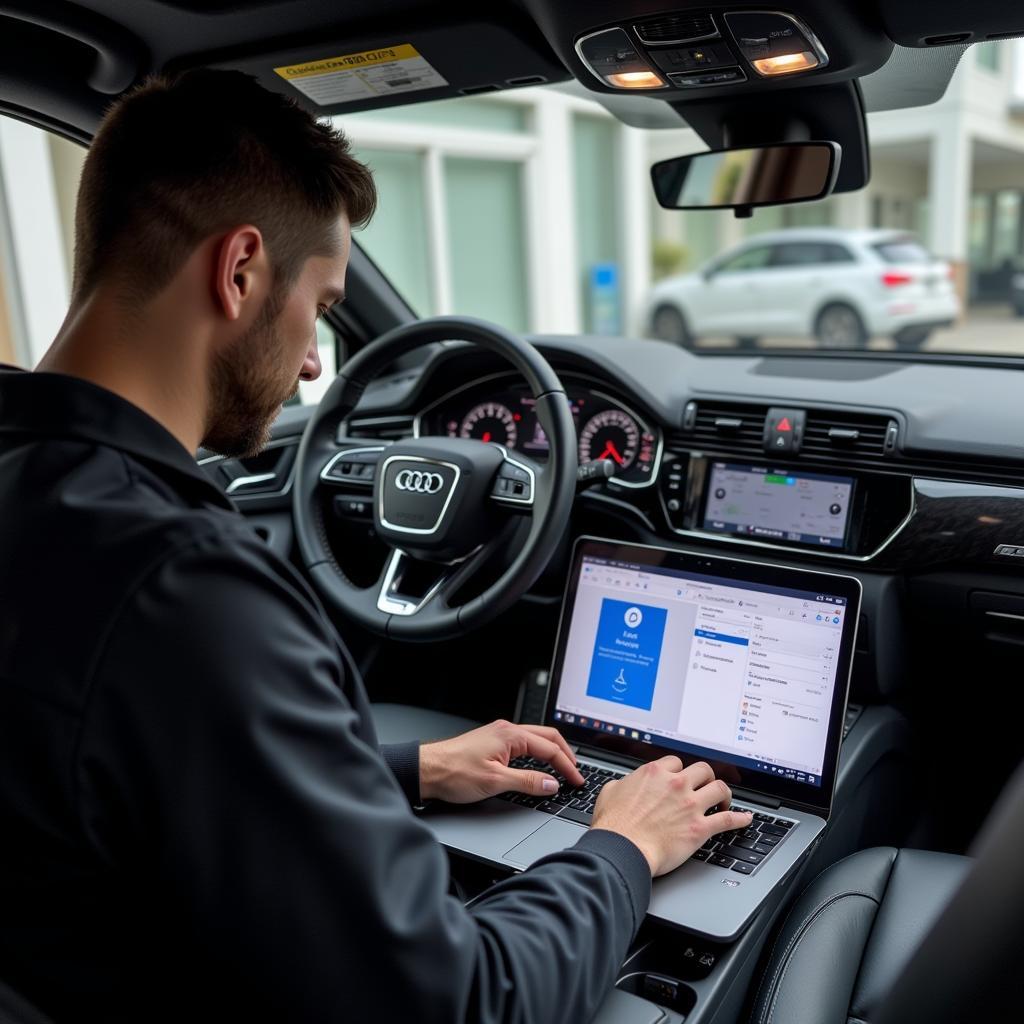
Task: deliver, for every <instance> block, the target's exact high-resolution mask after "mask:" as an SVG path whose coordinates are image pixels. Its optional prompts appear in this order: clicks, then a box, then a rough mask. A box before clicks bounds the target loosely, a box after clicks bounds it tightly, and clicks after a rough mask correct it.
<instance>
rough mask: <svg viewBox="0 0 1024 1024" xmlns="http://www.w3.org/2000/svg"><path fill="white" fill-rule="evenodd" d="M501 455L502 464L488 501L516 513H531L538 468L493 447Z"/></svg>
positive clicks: (523, 458)
mask: <svg viewBox="0 0 1024 1024" xmlns="http://www.w3.org/2000/svg"><path fill="white" fill-rule="evenodd" d="M495 447H496V448H499V449H500V450H501V453H502V462H501V465H500V466H499V467H498V472H497V475H496V476H495V477H494V483H493V484H492V486H491V492H490V499H491V501H492V502H493V503H494V504H495V505H501V506H502V507H504V508H510V509H513V510H514V511H517V512H532V511H533V506H534V504H535V503H536V500H537V480H538V478H539V477H540V475H541V472H542V471H541V468H540V466H539V465H538V464H537V463H536V462H534V461H533V460H532V459H529V458H527V457H526V456H525V455H520V454H519V453H518V452H515V453H513V454H510V453H509V451H508V449H506V448H504V447H502V446H501V445H495Z"/></svg>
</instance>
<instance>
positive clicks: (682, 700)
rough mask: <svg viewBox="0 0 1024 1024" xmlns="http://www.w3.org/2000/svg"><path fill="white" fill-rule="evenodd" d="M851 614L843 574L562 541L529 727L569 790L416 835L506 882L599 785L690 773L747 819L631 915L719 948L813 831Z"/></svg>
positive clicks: (846, 673)
mask: <svg viewBox="0 0 1024 1024" xmlns="http://www.w3.org/2000/svg"><path fill="white" fill-rule="evenodd" d="M860 598H861V586H860V582H859V581H858V580H856V579H855V578H853V577H851V576H841V575H835V574H832V573H823V572H813V571H809V570H805V569H793V568H787V567H780V566H774V565H766V564H764V563H757V562H748V561H743V560H740V559H734V558H726V557H717V556H706V555H696V554H693V553H689V552H685V551H679V550H674V549H667V548H658V547H648V546H645V545H637V544H624V543H620V542H617V541H610V540H602V539H599V538H593V537H583V538H580V540H578V541H577V543H576V545H575V547H574V549H573V556H572V562H571V568H570V572H569V578H568V581H567V585H566V590H565V597H564V600H563V604H562V614H561V619H560V621H559V627H558V636H557V640H556V644H555V654H554V661H553V663H552V668H551V673H550V681H549V686H548V698H547V705H546V708H545V714H544V722H545V724H547V725H552V726H554V727H556V728H557V729H559V730H560V731H561V732H562V734H563V735H564V736H565V737H566V739H567V740H568V741H569V743H570V745H571V746H572V747H573V749H574V751H575V752H576V755H577V759H578V762H579V768H580V771H581V772H582V773H583V774H584V776H585V778H586V780H587V782H586V785H585V786H584V787H582V788H581V789H579V790H570V789H569V788H568V784H563V785H562V787H561V788H560V790H559V792H558V793H557V794H556V795H555V796H554V797H547V798H544V797H534V796H527V795H525V794H514V793H504V794H501V796H498V797H493V798H491V799H489V800H485V801H483V802H481V803H479V804H474V805H469V806H462V807H454V806H450V805H444V804H441V805H436V806H433V807H430V808H427V809H426V810H425V811H424V814H423V820H424V821H425V823H426V824H427V825H429V826H430V828H431V829H432V830H433V832H434V834H435V835H436V836H437V838H438V840H439V841H440V842H441V843H443V844H444V845H445V846H447V847H448V848H450V849H452V850H454V851H458V852H459V853H462V854H465V855H468V856H470V857H473V858H476V859H478V860H482V861H485V862H488V863H492V864H496V865H502V866H505V867H508V868H512V869H515V870H523V869H525V868H527V867H529V865H530V864H532V863H533V862H534V861H536V860H538V859H540V858H541V857H544V856H547V855H548V854H550V853H553V852H555V851H556V850H560V849H564V848H565V847H568V846H571V845H573V844H574V843H575V842H576V841H577V840H578V839H579V837H580V835H581V834H582V833H583V831H584V830H585V829H586V828H587V827H588V825H589V824H590V821H591V819H592V813H593V806H594V802H595V801H596V798H597V795H598V794H599V792H600V788H601V786H602V785H603V784H604V783H605V782H607V781H608V780H609V779H614V778H617V777H621V776H622V775H623V774H625V773H628V772H629V771H631V770H632V769H634V768H636V767H637V766H639V765H641V764H643V763H644V762H647V761H652V760H656V759H657V758H659V757H663V756H664V755H666V754H675V755H677V756H678V757H680V758H681V759H682V761H683V763H684V764H692V763H693V762H695V761H701V760H703V761H707V762H709V763H710V764H711V766H712V767H713V768H714V770H715V774H716V776H717V777H719V778H723V779H725V781H726V782H727V783H728V784H729V786H730V788H731V789H732V793H733V801H732V806H733V807H734V808H737V809H742V810H750V811H753V812H754V820H753V821H752V823H751V825H750V827H749V828H746V829H742V830H739V831H737V832H735V833H728V834H726V835H723V836H718V837H715V838H714V839H713V840H711V841H709V842H708V843H706V844H705V846H704V847H702V848H701V849H700V850H698V851H697V853H696V854H695V855H694V856H693V857H691V858H690V859H689V860H687V861H686V862H685V863H684V864H683V865H681V866H680V867H679V868H677V869H676V870H675V871H673V872H671V873H669V874H667V875H663V876H661V877H659V878H656V879H655V880H654V886H653V891H652V898H651V905H650V909H649V911H648V913H649V915H650V916H651V917H652V918H654V919H656V920H658V921H661V922H664V923H666V924H669V925H673V926H675V927H678V928H682V929H685V930H687V931H689V932H692V933H694V934H696V935H700V936H703V937H705V938H708V939H712V940H717V941H729V940H731V939H733V938H735V937H736V936H737V935H738V934H739V933H740V932H741V931H742V930H743V928H744V927H745V926H746V924H747V922H748V921H749V920H750V918H751V917H752V916H753V915H754V913H755V912H756V911H757V909H758V908H759V907H760V906H761V905H762V903H763V902H764V901H765V899H766V898H767V897H768V896H769V894H771V893H772V891H773V890H774V889H775V888H776V886H778V885H780V883H782V882H784V881H785V880H787V879H788V878H790V877H791V876H792V875H793V874H794V872H795V870H796V868H797V867H798V865H799V864H800V862H801V861H802V859H803V858H804V857H806V856H807V855H809V853H810V852H811V851H812V850H813V848H814V847H815V845H816V843H817V840H818V837H819V836H820V834H821V832H822V830H823V829H824V828H825V824H826V822H827V821H828V817H829V813H830V811H831V805H832V796H833V791H834V789H835V780H836V767H837V763H838V760H839V745H840V741H841V739H842V733H843V721H844V717H845V713H846V698H847V691H848V688H849V680H850V669H851V663H852V660H853V649H854V642H855V638H856V632H857V620H858V618H859V612H860ZM519 763H520V764H521V765H522V766H523V767H531V768H542V769H547V766H546V765H543V764H541V763H537V762H530V761H528V760H526V761H521V762H519ZM547 770H551V769H547Z"/></svg>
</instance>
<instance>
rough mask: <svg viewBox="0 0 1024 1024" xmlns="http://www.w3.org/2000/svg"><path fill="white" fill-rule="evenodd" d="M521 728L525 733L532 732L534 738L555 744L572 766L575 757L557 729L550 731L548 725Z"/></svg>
mask: <svg viewBox="0 0 1024 1024" xmlns="http://www.w3.org/2000/svg"><path fill="white" fill-rule="evenodd" d="M522 728H524V729H525V730H526V731H527V732H532V733H533V734H534V735H535V736H540V737H541V738H542V739H546V740H551V742H552V743H557V744H558V746H560V747H561V748H562V749H563V750H564V751H565V753H566V754H567V755H568V757H569V760H570V761H572V763H573V764H575V763H576V755H575V754H574V753H573V750H572V747H570V746H569V744H568V742H567V741H566V739H565V737H564V736H563V735H562V734H561V733H560V732H559V731H558V730H557V729H552V728H551V726H549V725H524V726H523V727H522Z"/></svg>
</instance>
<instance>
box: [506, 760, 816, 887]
mask: <svg viewBox="0 0 1024 1024" xmlns="http://www.w3.org/2000/svg"><path fill="white" fill-rule="evenodd" d="M509 764H510V765H511V766H512V767H513V768H528V769H530V770H531V771H540V772H545V773H546V774H548V775H552V776H554V778H555V779H557V780H558V784H559V786H561V787H562V788H561V789H559V791H558V792H557V793H555V794H554V795H553V796H550V797H548V796H531V795H530V794H529V793H513V792H508V793H499V794H498V799H499V800H508V801H509V802H510V803H513V804H519V805H520V806H523V807H532V808H534V809H535V810H538V811H544V813H545V814H554V815H557V816H558V817H559V818H563V819H565V820H568V821H576V822H579V823H580V824H581V825H589V824H591V822H592V821H593V818H594V805H595V804H596V803H597V797H598V794H599V793H600V792H601V787H602V786H603V785H604V784H605V783H606V782H611V781H613V780H615V779H621V778H623V777H624V776H625V774H626V773H625V772H617V771H613V770H612V769H611V768H598V767H597V766H596V765H592V764H586V763H584V762H580V763H579V764H578V765H577V767H578V768H579V771H580V774H581V775H582V776H583V785H582V786H579V787H577V788H575V789H574V788H571V787H570V786H569V785H568V783H567V781H566V779H565V778H564V777H563V776H562V775H560V774H559V773H558V772H557V771H555V770H554V769H553V768H552V767H551V766H550V765H549V764H547V763H546V762H544V761H540V760H538V759H537V758H535V757H516V758H513V759H512V760H511V761H510V762H509ZM720 809H721V808H719V807H712V808H710V809H709V810H708V811H707V812H706V813H707V814H713V813H714V812H715V811H718V810H720ZM729 810H732V811H751V812H752V813H753V815H754V820H753V821H751V823H750V826H749V827H748V828H738V829H733V830H732V831H730V832H721V833H719V834H718V835H715V836H712V837H711V838H710V839H709V840H708V841H707V842H706V843H705V844H704V845H703V846H702V847H701V848H700V849H699V850H697V851H696V852H695V853H694V855H693V860H696V861H700V862H703V863H704V864H708V865H710V866H711V867H716V868H721V869H722V870H725V871H735V872H737V873H738V874H741V875H752V874H753V873H754V871H755V870H756V869H757V868H758V867H759V865H761V864H763V863H764V861H765V860H767V859H768V858H769V857H770V856H771V854H772V851H773V850H774V849H775V847H776V846H778V845H779V843H780V842H782V840H783V839H785V838H786V836H787V835H788V834H789V831H790V829H791V828H792V827H793V826H794V825H795V824H796V822H795V821H792V820H790V819H789V818H782V817H779V816H777V815H772V814H764V813H763V812H761V811H757V810H755V809H754V808H753V807H743V806H742V805H740V804H735V803H734V804H732V805H731V806H730V808H729Z"/></svg>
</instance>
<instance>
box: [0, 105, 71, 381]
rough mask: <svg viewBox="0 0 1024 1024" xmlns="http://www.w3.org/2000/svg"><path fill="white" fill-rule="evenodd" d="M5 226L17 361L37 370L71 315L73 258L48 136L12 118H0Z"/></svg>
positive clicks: (1, 222) (2, 241)
mask: <svg viewBox="0 0 1024 1024" xmlns="http://www.w3.org/2000/svg"><path fill="white" fill-rule="evenodd" d="M0 226H2V227H3V228H5V229H6V230H4V231H3V235H4V237H3V238H0V245H2V246H3V249H4V252H3V257H4V258H3V265H4V269H5V278H6V285H7V288H6V299H7V307H8V312H9V314H10V323H11V334H12V336H13V348H14V356H15V359H16V360H17V361H18V362H19V363H21V364H22V365H24V366H27V367H33V366H35V365H36V363H38V362H39V360H40V359H41V358H42V356H43V353H44V352H45V351H46V350H47V349H48V348H49V347H50V343H51V342H52V341H53V339H54V336H55V335H56V334H57V331H58V330H59V329H60V325H61V323H62V322H63V320H64V316H65V314H66V312H67V307H68V297H69V291H68V275H67V269H66V259H67V256H66V253H65V249H64V238H63V233H62V230H61V224H60V211H59V207H58V205H57V192H56V189H55V187H54V180H53V163H52V160H51V156H50V147H49V145H48V140H47V135H46V132H45V131H42V130H41V129H39V128H35V127H33V126H31V125H28V124H25V123H24V122H22V121H16V120H15V119H14V118H8V117H0Z"/></svg>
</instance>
